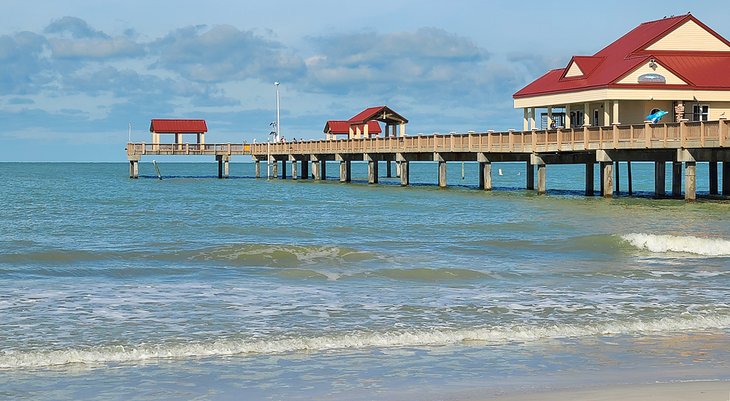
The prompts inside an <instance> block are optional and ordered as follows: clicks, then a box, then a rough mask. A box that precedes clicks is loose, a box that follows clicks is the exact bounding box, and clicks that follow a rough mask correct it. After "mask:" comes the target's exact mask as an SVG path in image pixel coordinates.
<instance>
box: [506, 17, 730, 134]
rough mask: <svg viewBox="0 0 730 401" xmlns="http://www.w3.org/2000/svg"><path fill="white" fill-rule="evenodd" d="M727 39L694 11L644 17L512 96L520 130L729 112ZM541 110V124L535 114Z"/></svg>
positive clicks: (712, 117)
mask: <svg viewBox="0 0 730 401" xmlns="http://www.w3.org/2000/svg"><path fill="white" fill-rule="evenodd" d="M729 71H730V42H729V41H728V40H727V39H725V38H723V37H722V36H720V35H719V34H718V33H717V32H715V31H713V30H712V29H710V28H709V27H707V26H706V25H705V24H703V23H702V22H700V21H699V20H698V19H697V18H695V17H694V16H693V15H691V14H687V15H682V16H678V17H670V18H663V19H660V20H656V21H650V22H645V23H643V24H641V25H639V26H638V27H636V28H634V29H633V30H632V31H630V32H628V33H627V34H625V35H624V36H622V37H620V38H619V39H617V40H616V41H615V42H613V43H611V44H609V45H608V46H606V47H605V48H603V49H602V50H600V51H599V52H598V53H596V54H594V55H592V56H574V57H573V58H571V59H570V61H569V62H568V65H567V66H565V67H564V68H559V69H555V70H552V71H548V72H547V73H545V75H543V76H541V77H539V78H538V79H536V80H535V81H533V82H531V83H530V84H528V85H527V86H525V87H524V88H522V89H520V90H519V91H518V92H517V93H515V94H514V95H513V99H514V107H515V108H522V109H523V116H524V118H523V129H524V130H525V131H527V130H530V129H538V128H550V127H553V126H557V127H565V128H570V127H581V126H608V125H611V124H636V123H643V122H644V121H645V120H646V118H647V116H648V115H649V114H652V113H653V112H654V111H657V110H663V111H667V112H668V114H667V116H666V119H665V121H669V122H678V121H681V120H689V121H707V120H717V119H719V118H725V117H726V116H728V117H730V73H728V72H729ZM538 111H539V112H540V113H541V114H540V120H539V123H540V127H538V126H537V125H538V122H537V121H536V120H537V118H538V117H537V113H538Z"/></svg>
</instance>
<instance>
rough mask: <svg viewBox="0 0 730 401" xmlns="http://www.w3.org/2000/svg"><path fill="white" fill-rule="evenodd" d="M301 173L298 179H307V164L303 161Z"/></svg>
mask: <svg viewBox="0 0 730 401" xmlns="http://www.w3.org/2000/svg"><path fill="white" fill-rule="evenodd" d="M300 170H302V171H301V173H300V174H299V178H301V179H303V180H308V179H309V162H308V161H307V160H306V159H305V160H302V167H301V169H300Z"/></svg>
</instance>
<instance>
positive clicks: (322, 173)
mask: <svg viewBox="0 0 730 401" xmlns="http://www.w3.org/2000/svg"><path fill="white" fill-rule="evenodd" d="M319 177H320V178H319V179H320V180H323V181H326V180H327V160H324V159H322V160H320V161H319Z"/></svg>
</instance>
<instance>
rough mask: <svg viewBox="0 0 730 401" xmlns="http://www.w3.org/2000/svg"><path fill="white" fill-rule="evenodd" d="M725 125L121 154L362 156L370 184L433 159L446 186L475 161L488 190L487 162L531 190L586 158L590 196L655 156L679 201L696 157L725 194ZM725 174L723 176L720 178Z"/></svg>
mask: <svg viewBox="0 0 730 401" xmlns="http://www.w3.org/2000/svg"><path fill="white" fill-rule="evenodd" d="M729 145H730V123H728V121H727V120H724V119H722V120H716V121H707V122H680V123H666V124H648V123H647V124H643V125H614V126H611V127H583V128H577V129H568V130H565V129H555V130H543V131H539V130H532V131H508V132H485V133H468V134H447V135H438V134H434V135H428V136H426V135H416V136H400V137H385V138H370V139H350V140H316V141H301V142H291V143H289V142H287V143H258V144H205V145H199V144H144V143H130V144H128V146H127V156H128V159H129V161H130V176H131V177H136V176H137V174H138V173H137V163H138V161H139V160H140V158H141V157H142V156H145V155H214V156H216V159H217V160H218V162H219V177H226V176H228V161H229V160H230V157H231V156H235V155H251V156H252V157H253V159H254V161H255V162H256V175H257V177H259V176H260V164H259V163H260V161H262V160H264V161H268V162H269V163H270V164H273V167H274V173H273V175H274V176H277V175H278V174H279V173H278V168H277V166H278V163H277V162H282V163H281V165H282V170H281V175H282V177H286V163H287V162H291V166H292V176H297V171H296V167H297V163H299V164H301V173H302V174H301V178H307V177H308V176H309V173H308V166H309V162H311V164H312V170H313V173H314V176H315V178H321V177H324V176H325V174H326V173H325V172H324V171H322V170H324V169H325V168H326V163H325V162H326V161H339V162H340V180H341V181H343V182H348V181H349V180H350V163H351V162H352V161H366V162H368V167H369V168H368V182H370V183H377V178H378V162H379V161H385V162H386V163H387V165H386V166H387V171H388V173H387V174H388V176H390V175H391V172H390V163H391V162H396V169H397V175H398V176H400V177H401V184H402V185H408V163H409V162H411V161H435V162H438V164H439V169H438V174H439V180H438V182H439V186H446V162H449V161H477V162H479V164H480V183H479V184H480V185H479V186H480V188H483V189H486V190H490V189H491V163H492V162H505V161H511V162H515V161H521V162H525V163H526V166H527V171H526V173H527V174H526V180H527V182H526V187H527V188H528V189H534V180H535V170H534V168H535V167H536V168H537V191H538V192H539V193H544V192H545V190H546V170H545V168H546V165H549V164H585V166H586V194H587V195H592V194H593V168H594V164H595V163H599V164H600V170H599V171H600V173H601V174H600V175H601V188H602V191H601V192H602V194H603V195H604V196H611V195H612V194H613V191H614V181H613V173H614V168H613V166H614V163H618V162H619V161H625V162H632V161H653V162H655V163H656V167H655V172H656V185H655V187H656V192H657V195H658V196H663V195H664V174H665V171H664V170H665V163H666V162H673V168H672V182H673V185H672V194H673V195H674V196H678V195H679V194H680V192H681V182H682V179H681V178H682V177H681V174H682V167H683V166H682V163H684V184H685V185H684V193H685V199H687V200H694V199H695V196H696V194H695V192H696V180H695V175H696V162H698V161H702V162H710V193H713V192H714V193H717V192H718V190H717V182H718V178H717V177H718V174H717V162H723V188H722V189H723V195H726V196H727V195H730V151H728V146H729ZM725 177H728V179H725Z"/></svg>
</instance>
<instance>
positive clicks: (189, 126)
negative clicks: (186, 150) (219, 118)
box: [150, 118, 208, 145]
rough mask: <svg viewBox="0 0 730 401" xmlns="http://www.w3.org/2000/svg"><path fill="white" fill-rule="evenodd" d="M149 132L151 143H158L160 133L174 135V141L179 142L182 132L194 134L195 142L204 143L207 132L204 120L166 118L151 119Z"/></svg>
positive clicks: (180, 141)
mask: <svg viewBox="0 0 730 401" xmlns="http://www.w3.org/2000/svg"><path fill="white" fill-rule="evenodd" d="M150 132H151V133H152V143H153V144H159V143H160V134H173V135H175V143H176V144H181V143H182V138H183V134H195V135H196V143H199V144H201V145H202V144H205V133H206V132H208V126H207V125H206V123H205V120H166V119H159V118H158V119H152V121H151V122H150Z"/></svg>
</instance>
